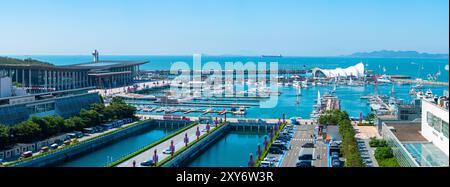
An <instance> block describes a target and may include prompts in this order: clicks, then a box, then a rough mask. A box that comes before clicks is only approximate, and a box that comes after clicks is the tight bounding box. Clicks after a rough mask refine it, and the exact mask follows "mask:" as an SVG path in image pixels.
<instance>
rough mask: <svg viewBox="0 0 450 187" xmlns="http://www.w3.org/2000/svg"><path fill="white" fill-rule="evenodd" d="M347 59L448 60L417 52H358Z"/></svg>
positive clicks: (446, 55)
mask: <svg viewBox="0 0 450 187" xmlns="http://www.w3.org/2000/svg"><path fill="white" fill-rule="evenodd" d="M348 57H361V58H448V54H430V53H419V52H417V51H389V50H381V51H373V52H359V53H353V54H351V55H348Z"/></svg>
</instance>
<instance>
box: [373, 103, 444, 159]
mask: <svg viewBox="0 0 450 187" xmlns="http://www.w3.org/2000/svg"><path fill="white" fill-rule="evenodd" d="M448 101H449V99H448V95H447V96H444V97H440V98H436V99H434V100H430V99H422V104H421V106H422V118H421V120H415V121H394V120H391V121H382V125H381V135H382V136H383V138H384V139H386V140H387V141H388V143H389V145H390V146H391V147H392V150H393V152H394V155H395V156H396V158H397V160H398V162H399V164H400V165H401V166H403V167H442V166H449V144H448V115H449V113H448Z"/></svg>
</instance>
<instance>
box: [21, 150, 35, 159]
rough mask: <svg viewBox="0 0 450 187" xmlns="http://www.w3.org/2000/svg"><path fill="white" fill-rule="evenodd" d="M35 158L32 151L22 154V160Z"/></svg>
mask: <svg viewBox="0 0 450 187" xmlns="http://www.w3.org/2000/svg"><path fill="white" fill-rule="evenodd" d="M32 156H33V152H31V151H26V152H23V153H22V158H29V157H32Z"/></svg>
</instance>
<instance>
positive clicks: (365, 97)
mask: <svg viewBox="0 0 450 187" xmlns="http://www.w3.org/2000/svg"><path fill="white" fill-rule="evenodd" d="M359 98H360V99H370V98H372V96H371V95H366V96H361V97H359Z"/></svg>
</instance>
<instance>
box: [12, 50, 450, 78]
mask: <svg viewBox="0 0 450 187" xmlns="http://www.w3.org/2000/svg"><path fill="white" fill-rule="evenodd" d="M12 57H16V58H22V59H23V58H34V59H38V60H42V61H46V62H50V63H53V64H56V65H69V64H77V63H83V62H90V61H92V56H88V55H80V56H39V55H33V56H12ZM101 60H132V61H150V63H148V64H146V65H143V66H142V67H141V69H145V70H162V69H170V67H171V65H172V64H174V63H175V62H186V63H188V64H190V65H191V67H192V61H193V60H192V56H101ZM211 61H212V62H218V63H220V64H224V63H225V62H242V63H246V62H255V63H256V62H278V63H279V64H278V66H279V69H302V68H306V69H311V68H314V67H319V68H336V67H342V68H345V67H348V66H352V65H355V64H357V63H359V62H363V63H364V64H366V69H370V70H374V71H375V72H376V73H380V74H383V73H386V74H402V75H409V76H411V77H413V78H422V79H427V75H428V74H432V75H434V74H436V73H437V72H439V71H440V72H441V76H439V78H438V81H442V82H448V81H449V73H448V70H445V66H446V65H448V64H449V60H448V59H417V58H348V57H282V58H262V57H245V56H203V57H202V63H203V64H205V63H207V62H211ZM384 69H385V70H386V71H384Z"/></svg>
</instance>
